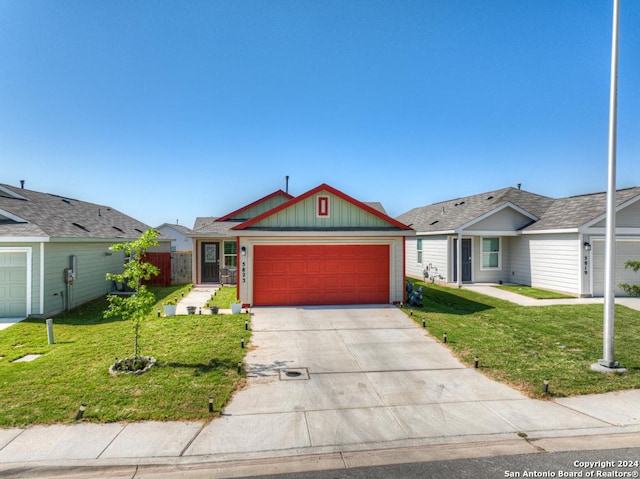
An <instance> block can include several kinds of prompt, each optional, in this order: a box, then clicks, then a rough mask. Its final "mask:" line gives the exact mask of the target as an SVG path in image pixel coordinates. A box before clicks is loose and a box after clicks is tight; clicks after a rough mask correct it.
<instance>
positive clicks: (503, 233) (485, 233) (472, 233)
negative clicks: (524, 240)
mask: <svg viewBox="0 0 640 479" xmlns="http://www.w3.org/2000/svg"><path fill="white" fill-rule="evenodd" d="M460 232H461V233H462V234H464V235H465V236H520V234H521V233H520V232H519V231H495V230H488V231H481V230H477V231H476V230H471V231H469V230H467V231H460Z"/></svg>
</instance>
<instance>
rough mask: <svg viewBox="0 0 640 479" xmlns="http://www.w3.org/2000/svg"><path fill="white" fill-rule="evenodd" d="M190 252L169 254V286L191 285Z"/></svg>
mask: <svg viewBox="0 0 640 479" xmlns="http://www.w3.org/2000/svg"><path fill="white" fill-rule="evenodd" d="M191 271H192V268H191V251H187V252H183V251H179V252H174V253H171V284H185V283H191V281H192V277H191Z"/></svg>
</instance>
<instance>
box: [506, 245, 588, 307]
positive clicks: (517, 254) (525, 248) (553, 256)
mask: <svg viewBox="0 0 640 479" xmlns="http://www.w3.org/2000/svg"><path fill="white" fill-rule="evenodd" d="M512 244H513V248H512V256H511V272H512V276H511V277H512V280H511V281H513V282H514V283H518V284H524V285H529V286H533V287H537V288H544V289H550V290H554V291H562V292H567V293H571V294H576V295H578V294H580V293H581V291H580V287H581V277H580V273H581V269H580V265H581V263H580V261H581V248H580V245H579V241H578V235H577V234H574V233H567V234H556V235H553V234H549V235H523V236H520V237H517V238H514V241H512Z"/></svg>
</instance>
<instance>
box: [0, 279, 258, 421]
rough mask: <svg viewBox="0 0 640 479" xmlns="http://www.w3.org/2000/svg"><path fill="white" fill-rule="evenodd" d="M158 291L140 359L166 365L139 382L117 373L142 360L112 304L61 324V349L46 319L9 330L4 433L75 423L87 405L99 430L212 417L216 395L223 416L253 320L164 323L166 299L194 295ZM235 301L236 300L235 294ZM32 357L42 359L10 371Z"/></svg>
mask: <svg viewBox="0 0 640 479" xmlns="http://www.w3.org/2000/svg"><path fill="white" fill-rule="evenodd" d="M151 289H152V290H153V291H154V292H155V293H156V298H157V299H158V303H157V305H156V307H154V310H153V311H154V314H153V315H152V316H151V317H149V318H148V319H147V320H145V321H143V322H142V323H141V325H140V338H139V341H140V352H141V354H143V355H147V356H153V357H155V358H156V359H157V361H158V363H157V364H156V365H155V366H154V367H153V368H152V369H151V370H150V371H148V372H146V373H145V374H142V375H139V376H135V375H128V374H126V375H125V374H122V375H117V376H111V375H110V374H109V372H108V369H109V366H110V365H111V364H112V363H113V361H114V360H115V358H116V357H120V358H124V357H127V356H131V355H132V354H133V324H132V323H131V322H129V321H122V320H113V319H109V320H105V319H103V318H102V312H103V311H104V309H105V308H106V306H107V302H106V299H104V298H101V299H98V300H96V301H93V302H91V303H88V304H86V305H83V306H80V307H78V308H76V309H74V310H72V311H70V312H68V313H65V314H62V315H59V316H57V317H55V318H54V320H53V323H54V336H55V342H56V343H55V344H53V345H48V344H47V332H46V326H45V321H44V320H43V319H29V320H25V321H23V322H21V323H19V324H16V325H14V326H11V327H10V328H7V329H6V330H3V331H0V357H3V358H2V359H0V411H1V413H0V426H5V427H8V426H24V425H27V424H33V423H42V424H47V423H60V422H63V423H64V422H73V420H74V417H75V415H76V412H77V410H78V406H79V405H80V403H82V402H85V403H87V410H86V411H85V413H84V420H88V421H95V422H113V421H135V420H195V419H208V418H210V417H211V416H212V415H211V414H210V413H209V411H208V401H209V395H213V397H214V404H215V410H216V414H218V413H219V411H220V408H221V407H222V406H223V405H224V404H225V403H226V402H227V401H228V400H229V398H230V397H231V394H232V393H233V391H234V390H235V388H236V387H238V386H239V385H240V384H241V383H242V382H243V380H244V372H242V373H241V374H238V372H237V366H238V362H240V361H242V360H243V358H244V355H245V353H246V349H242V348H241V347H240V344H241V339H242V338H243V337H244V338H245V342H246V343H248V342H249V337H250V334H249V332H248V331H245V326H244V323H245V320H246V319H247V315H246V314H237V315H205V314H202V315H189V316H173V317H167V318H165V317H161V318H158V317H157V316H156V313H155V311H157V310H159V309H162V308H161V304H162V302H163V300H164V299H165V298H167V297H169V296H175V295H180V293H181V292H182V291H184V290H186V288H185V287H175V286H172V287H162V288H161V287H152V288H151ZM227 293H228V294H230V295H233V298H235V288H225V291H224V294H227ZM224 294H223V295H221V296H220V297H221V299H222V300H224ZM225 307H227V308H228V301H227V305H226V306H225ZM26 354H43V356H42V357H40V358H38V359H36V360H35V361H33V362H28V363H11V361H13V360H14V359H17V358H19V357H22V356H24V355H26Z"/></svg>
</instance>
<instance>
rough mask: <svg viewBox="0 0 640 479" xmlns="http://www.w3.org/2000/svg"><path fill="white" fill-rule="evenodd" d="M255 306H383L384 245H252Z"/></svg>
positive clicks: (385, 284) (386, 263)
mask: <svg viewBox="0 0 640 479" xmlns="http://www.w3.org/2000/svg"><path fill="white" fill-rule="evenodd" d="M253 256H254V257H253V270H254V271H253V285H254V287H253V291H254V305H256V306H285V305H329V304H383V303H389V294H390V293H389V281H390V280H389V276H390V270H389V245H372V244H364V245H363V244H350V245H256V246H255V247H254V253H253Z"/></svg>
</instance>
